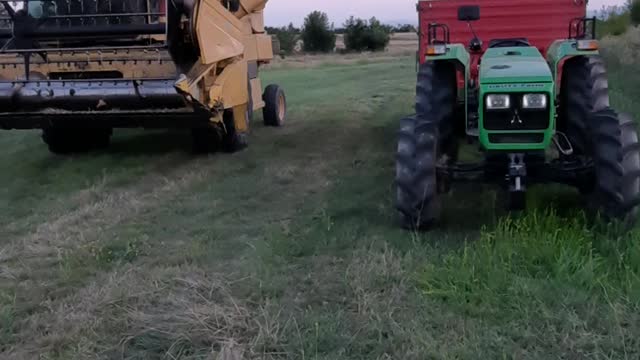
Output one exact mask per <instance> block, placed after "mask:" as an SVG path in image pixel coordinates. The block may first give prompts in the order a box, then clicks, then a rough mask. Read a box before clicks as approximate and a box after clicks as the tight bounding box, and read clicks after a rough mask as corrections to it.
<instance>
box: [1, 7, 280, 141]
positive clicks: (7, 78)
mask: <svg viewBox="0 0 640 360" xmlns="http://www.w3.org/2000/svg"><path fill="white" fill-rule="evenodd" d="M266 3H267V0H75V1H70V0H55V1H54V0H49V1H47V0H44V1H34V0H27V1H4V0H3V1H0V4H1V5H2V10H3V16H2V19H1V20H0V41H1V42H2V48H1V50H0V127H2V128H5V129H32V128H42V129H43V130H44V134H43V138H44V140H45V142H47V144H48V145H49V147H50V149H51V150H52V151H54V152H73V151H81V150H86V149H88V148H91V147H94V146H95V145H104V143H105V141H106V142H107V143H108V139H109V137H110V135H111V129H112V128H114V127H144V128H187V129H192V131H193V134H194V145H195V147H196V150H198V151H212V150H214V149H217V148H219V147H220V146H223V147H225V148H227V149H229V150H237V149H240V148H242V147H244V146H245V145H246V134H247V132H248V126H249V119H250V117H251V115H252V113H253V111H254V110H257V109H264V112H265V122H267V123H268V124H269V125H281V124H282V122H283V121H284V114H285V110H284V109H280V108H279V107H282V106H285V102H284V93H283V92H282V90H281V89H280V88H279V87H277V86H272V87H271V88H268V89H267V90H268V91H265V93H264V95H263V92H262V84H261V82H260V79H259V77H258V69H259V67H260V66H261V65H262V64H265V63H268V62H269V61H270V60H271V59H272V58H273V52H272V48H271V38H270V36H269V35H268V34H266V32H265V28H264V19H263V18H264V14H263V10H264V7H265V5H266ZM82 139H84V140H82ZM87 139H89V140H87Z"/></svg>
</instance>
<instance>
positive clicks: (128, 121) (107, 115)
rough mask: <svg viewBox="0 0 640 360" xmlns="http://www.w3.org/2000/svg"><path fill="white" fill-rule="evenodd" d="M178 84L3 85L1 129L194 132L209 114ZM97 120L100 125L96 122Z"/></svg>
mask: <svg viewBox="0 0 640 360" xmlns="http://www.w3.org/2000/svg"><path fill="white" fill-rule="evenodd" d="M174 83H175V79H144V80H136V79H104V80H93V79H92V80H73V81H68V80H57V81H56V80H43V81H23V82H22V81H14V82H0V109H3V110H4V111H7V112H3V113H0V127H1V128H5V129H13V128H42V127H47V126H49V125H50V124H51V123H52V122H54V123H57V124H59V125H62V124H65V125H73V126H85V127H88V126H110V127H138V126H143V127H148V128H153V127H159V128H160V127H161V128H166V127H193V126H194V125H197V123H200V124H206V122H207V120H208V119H209V117H210V116H211V114H210V112H208V111H205V110H204V109H201V108H200V107H199V106H198V105H197V104H190V103H188V102H187V101H186V100H185V97H184V96H183V95H182V94H180V93H179V92H178V91H177V90H176V88H175V86H174ZM96 118H99V119H100V121H99V122H97V123H96V122H93V121H92V120H94V119H96Z"/></svg>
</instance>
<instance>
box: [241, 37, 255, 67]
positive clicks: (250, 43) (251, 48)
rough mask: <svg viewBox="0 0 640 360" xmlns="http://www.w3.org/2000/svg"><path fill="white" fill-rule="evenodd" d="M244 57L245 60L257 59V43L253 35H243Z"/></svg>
mask: <svg viewBox="0 0 640 360" xmlns="http://www.w3.org/2000/svg"><path fill="white" fill-rule="evenodd" d="M244 46H245V48H244V51H245V52H244V58H245V60H247V61H256V60H258V43H257V39H256V36H255V35H245V37H244Z"/></svg>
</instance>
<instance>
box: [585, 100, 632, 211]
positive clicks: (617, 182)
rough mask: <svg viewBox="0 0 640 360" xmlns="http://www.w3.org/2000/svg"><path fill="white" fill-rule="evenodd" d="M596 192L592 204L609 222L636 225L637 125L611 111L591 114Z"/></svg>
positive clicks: (594, 189)
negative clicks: (611, 220)
mask: <svg viewBox="0 0 640 360" xmlns="http://www.w3.org/2000/svg"><path fill="white" fill-rule="evenodd" d="M589 127H590V128H591V129H592V138H591V142H592V144H593V149H592V151H593V162H594V170H595V171H594V173H595V179H594V184H595V185H594V188H593V192H592V193H591V194H590V202H591V205H592V207H593V208H594V209H595V210H598V211H600V213H601V214H602V215H603V216H604V217H605V218H606V219H609V220H610V219H618V220H623V221H633V220H634V218H635V215H636V214H637V207H638V205H639V200H640V143H639V142H638V132H637V130H636V128H635V124H634V122H633V121H632V120H631V118H629V117H627V116H618V114H617V113H616V112H615V111H613V110H611V109H609V108H607V109H604V110H601V111H597V112H594V113H592V114H591V116H590V117H589Z"/></svg>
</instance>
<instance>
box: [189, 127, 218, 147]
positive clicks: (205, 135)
mask: <svg viewBox="0 0 640 360" xmlns="http://www.w3.org/2000/svg"><path fill="white" fill-rule="evenodd" d="M191 138H192V141H193V152H194V153H196V154H212V153H215V152H218V151H219V150H220V147H221V143H222V133H221V129H220V128H219V126H218V125H215V124H209V125H208V126H206V127H199V128H194V129H191Z"/></svg>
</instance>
